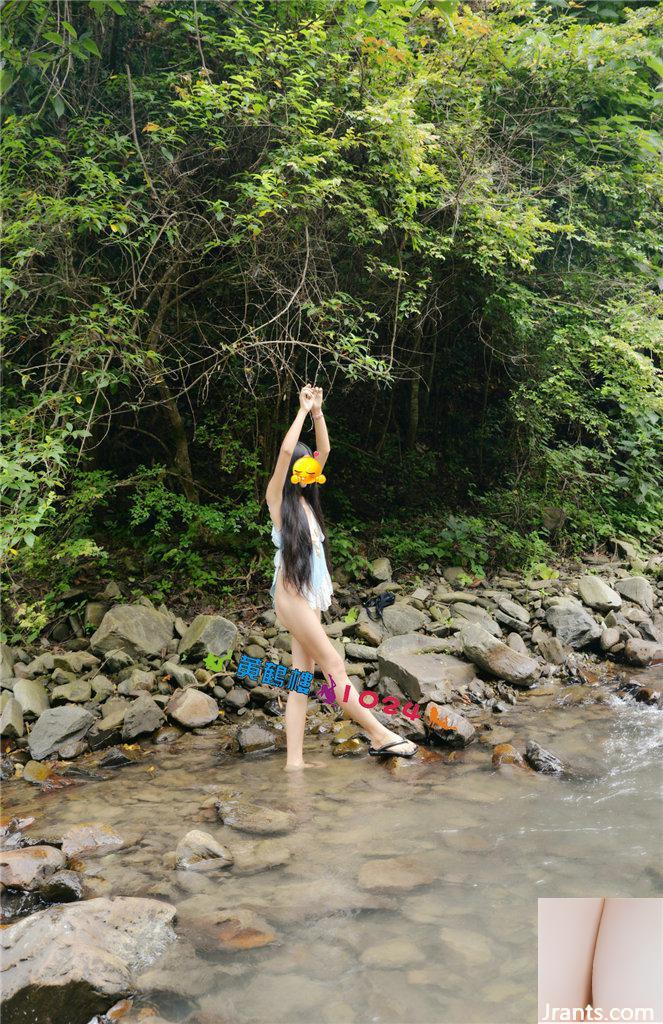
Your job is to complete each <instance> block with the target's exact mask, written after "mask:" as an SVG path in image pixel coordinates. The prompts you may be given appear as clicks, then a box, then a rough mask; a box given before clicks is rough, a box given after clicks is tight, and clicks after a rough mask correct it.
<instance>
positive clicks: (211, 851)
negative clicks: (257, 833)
mask: <svg viewBox="0 0 663 1024" xmlns="http://www.w3.org/2000/svg"><path fill="white" fill-rule="evenodd" d="M233 860H234V858H233V855H232V853H231V852H230V850H229V849H228V847H227V846H223V845H222V844H221V843H220V842H219V841H218V840H217V839H215V838H214V836H211V835H210V834H209V832H200V831H199V830H198V829H192V830H191V832H187V834H186V835H185V836H183V838H182V839H180V841H179V843H178V844H177V849H176V850H175V866H176V867H177V868H179V869H180V870H187V871H207V870H209V869H210V868H220V867H230V865H231V864H232V863H233Z"/></svg>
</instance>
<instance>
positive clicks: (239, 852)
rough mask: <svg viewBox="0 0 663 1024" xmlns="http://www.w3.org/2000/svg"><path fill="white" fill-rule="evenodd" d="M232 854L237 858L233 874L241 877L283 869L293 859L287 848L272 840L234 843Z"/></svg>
mask: <svg viewBox="0 0 663 1024" xmlns="http://www.w3.org/2000/svg"><path fill="white" fill-rule="evenodd" d="M232 852H233V856H234V858H235V863H234V865H233V874H240V875H254V874H256V873H257V872H259V871H267V870H269V869H270V868H276V867H281V866H282V865H283V864H287V863H288V861H289V860H290V858H291V853H290V850H289V849H288V848H287V846H283V844H282V843H279V842H274V841H273V840H271V839H257V840H254V841H252V842H251V841H249V842H243V843H241V842H237V843H233V848H232Z"/></svg>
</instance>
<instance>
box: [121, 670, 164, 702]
mask: <svg viewBox="0 0 663 1024" xmlns="http://www.w3.org/2000/svg"><path fill="white" fill-rule="evenodd" d="M156 685H157V683H156V674H155V673H154V672H145V671H144V670H143V669H142V668H135V669H134V670H133V672H132V673H131V675H130V676H129V678H128V679H123V680H122V682H121V683H120V684H119V686H118V688H117V692H118V693H121V694H122V696H123V697H139V696H140V694H141V693H153V692H154V690H156Z"/></svg>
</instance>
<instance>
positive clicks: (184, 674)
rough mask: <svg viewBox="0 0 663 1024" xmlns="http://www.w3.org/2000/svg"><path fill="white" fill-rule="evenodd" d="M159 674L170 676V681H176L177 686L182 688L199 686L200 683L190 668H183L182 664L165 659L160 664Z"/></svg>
mask: <svg viewBox="0 0 663 1024" xmlns="http://www.w3.org/2000/svg"><path fill="white" fill-rule="evenodd" d="M159 674H160V675H161V676H170V678H171V679H172V681H173V682H174V683H177V685H178V686H181V687H182V689H184V688H185V687H187V686H200V683H199V682H198V680H197V679H196V677H195V675H194V674H193V672H192V671H191V669H190V668H185V666H184V665H178V664H177V663H176V662H174V661H165V662H164V663H163V665H162V666H161V670H160V673H159Z"/></svg>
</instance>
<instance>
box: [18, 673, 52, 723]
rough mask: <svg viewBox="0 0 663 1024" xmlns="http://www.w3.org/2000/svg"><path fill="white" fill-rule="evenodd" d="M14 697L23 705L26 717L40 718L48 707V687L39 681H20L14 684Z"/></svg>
mask: <svg viewBox="0 0 663 1024" xmlns="http://www.w3.org/2000/svg"><path fill="white" fill-rule="evenodd" d="M14 697H15V698H16V700H17V701H18V702H19V704H20V705H21V709H22V711H23V714H24V715H34V717H35V718H39V716H40V714H41V713H42V711H46V708H47V707H48V694H47V692H46V687H45V686H44V684H43V683H40V682H39V681H38V680H37V679H19V680H17V682H16V683H15V684H14Z"/></svg>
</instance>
